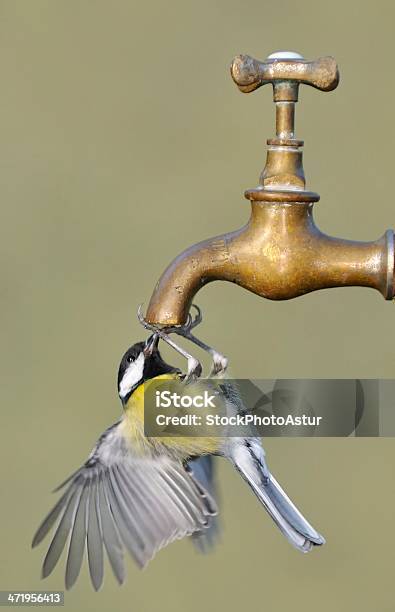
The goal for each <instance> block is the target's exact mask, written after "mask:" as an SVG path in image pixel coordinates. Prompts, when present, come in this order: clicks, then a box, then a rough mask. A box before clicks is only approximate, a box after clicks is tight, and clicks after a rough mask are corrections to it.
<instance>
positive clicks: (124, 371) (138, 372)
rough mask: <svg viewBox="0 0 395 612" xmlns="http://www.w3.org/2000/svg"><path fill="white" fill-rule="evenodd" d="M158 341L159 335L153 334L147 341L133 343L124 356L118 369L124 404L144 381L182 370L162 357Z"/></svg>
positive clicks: (119, 387) (119, 392) (119, 389)
mask: <svg viewBox="0 0 395 612" xmlns="http://www.w3.org/2000/svg"><path fill="white" fill-rule="evenodd" d="M158 343H159V337H158V336H157V335H156V334H152V335H151V336H150V337H149V338H148V339H147V340H146V341H145V342H144V341H142V342H136V344H133V346H131V347H130V348H128V350H127V351H126V353H125V354H124V356H123V357H122V359H121V363H120V364H119V370H118V394H119V397H120V398H121V401H122V403H123V404H126V402H127V401H128V399H129V397H130V396H131V395H132V393H133V392H134V390H135V389H137V387H138V386H139V385H141V384H142V383H143V382H144V381H146V380H150V379H151V378H155V377H156V376H160V375H161V374H169V373H175V372H180V370H179V369H178V368H174V367H173V366H171V365H169V364H168V363H166V362H165V361H164V360H163V359H162V356H161V354H160V352H159V349H158Z"/></svg>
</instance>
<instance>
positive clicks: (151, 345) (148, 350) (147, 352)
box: [143, 334, 159, 357]
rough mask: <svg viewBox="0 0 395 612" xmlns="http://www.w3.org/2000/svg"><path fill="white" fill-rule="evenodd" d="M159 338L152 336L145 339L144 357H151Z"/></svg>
mask: <svg viewBox="0 0 395 612" xmlns="http://www.w3.org/2000/svg"><path fill="white" fill-rule="evenodd" d="M158 343H159V336H158V335H157V334H152V335H151V336H150V337H149V338H147V340H146V343H145V347H144V350H143V353H144V356H145V357H151V355H152V353H153V352H154V350H155V349H156V348H158Z"/></svg>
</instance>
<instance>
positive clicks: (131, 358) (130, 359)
mask: <svg viewBox="0 0 395 612" xmlns="http://www.w3.org/2000/svg"><path fill="white" fill-rule="evenodd" d="M127 361H128V363H132V361H134V357H133V356H132V355H129V357H128V358H127Z"/></svg>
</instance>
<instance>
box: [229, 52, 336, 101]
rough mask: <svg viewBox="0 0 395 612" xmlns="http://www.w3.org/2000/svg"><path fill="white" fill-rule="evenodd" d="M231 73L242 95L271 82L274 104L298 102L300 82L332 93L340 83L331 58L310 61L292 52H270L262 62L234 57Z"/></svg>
mask: <svg viewBox="0 0 395 612" xmlns="http://www.w3.org/2000/svg"><path fill="white" fill-rule="evenodd" d="M230 72H231V75H232V79H233V80H234V82H235V83H236V85H237V86H238V88H239V89H240V91H242V92H243V93H250V92H251V91H255V89H258V88H259V87H262V85H266V84H267V83H272V85H273V98H274V101H275V102H282V101H284V102H286V101H289V102H297V100H298V89H299V85H300V84H301V83H304V84H305V85H311V87H315V88H316V89H320V90H321V91H331V90H332V89H335V88H336V87H337V85H338V83H339V70H338V67H337V63H336V60H335V59H334V58H333V57H330V56H328V57H320V58H319V59H317V60H313V61H310V62H309V61H308V60H305V59H304V58H303V56H302V55H300V54H299V53H295V52H293V51H278V52H277V53H272V54H271V55H269V57H268V58H267V59H266V60H265V61H263V62H261V61H259V60H256V59H254V58H253V57H251V56H249V55H237V56H236V57H235V58H234V60H233V62H232V65H231V68H230Z"/></svg>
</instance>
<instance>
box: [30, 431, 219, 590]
mask: <svg viewBox="0 0 395 612" xmlns="http://www.w3.org/2000/svg"><path fill="white" fill-rule="evenodd" d="M123 431H124V428H123V427H122V421H120V422H119V423H116V424H115V425H113V426H112V427H110V428H109V429H108V430H107V431H106V432H105V433H104V434H103V435H102V436H101V438H100V439H99V441H98V443H97V444H96V446H95V447H94V449H93V451H92V453H91V454H90V456H89V458H88V460H87V461H86V463H85V464H84V465H83V466H82V467H81V468H80V469H79V470H77V471H76V472H75V473H74V474H72V475H71V476H70V477H69V478H68V479H67V480H66V481H65V482H64V483H62V485H60V487H58V489H56V490H59V489H63V488H64V489H65V491H64V493H63V495H62V496H61V498H60V499H59V501H58V502H57V504H56V505H55V506H54V508H53V509H52V510H51V512H50V513H49V514H48V515H47V516H46V518H45V519H44V521H43V522H42V523H41V525H40V527H39V528H38V530H37V532H36V534H35V536H34V538H33V543H32V546H33V547H34V546H36V545H37V544H39V543H40V542H41V541H42V540H43V538H44V537H45V536H46V535H47V533H48V532H49V531H50V529H51V528H52V527H53V526H54V525H55V523H56V524H57V525H56V529H55V531H54V535H53V538H52V541H51V544H50V546H49V549H48V552H47V554H46V557H45V559H44V564H43V568H42V576H43V577H44V578H45V577H46V576H48V575H49V574H50V573H51V572H52V570H53V569H54V567H55V565H56V564H57V562H58V560H59V558H60V556H61V554H62V551H63V549H64V547H65V545H66V542H67V540H68V539H69V545H68V555H67V563H66V578H65V582H66V588H67V589H69V588H71V587H72V586H73V584H74V583H75V581H76V579H77V578H78V575H79V572H80V569H81V564H82V559H83V556H84V551H85V546H86V549H87V557H88V565H89V572H90V576H91V580H92V584H93V587H94V588H95V589H96V590H97V589H99V588H100V586H101V584H102V581H103V556H104V555H103V549H104V550H105V551H106V553H107V556H108V559H109V561H110V565H111V567H112V570H113V572H114V575H115V577H116V578H117V580H118V581H119V583H122V582H123V580H124V577H125V574H124V564H123V550H124V548H125V549H126V550H127V551H128V552H129V553H130V554H131V556H132V557H133V558H134V559H135V561H136V562H137V564H138V565H139V566H140V567H144V566H145V565H146V564H147V563H148V561H149V560H150V559H152V558H153V556H154V555H155V553H156V552H157V551H158V550H159V549H160V548H163V547H164V546H166V545H167V544H169V543H170V542H172V541H174V540H176V539H180V538H182V537H184V536H186V535H191V534H192V533H194V532H196V531H202V529H204V528H208V527H209V526H210V521H211V519H212V517H213V516H214V515H215V514H216V513H217V509H216V505H215V502H214V500H213V499H212V498H211V496H210V494H209V493H208V492H207V491H206V490H205V489H204V487H203V486H202V485H201V484H200V483H199V482H198V481H197V480H196V479H195V477H194V476H193V473H192V472H190V471H188V470H187V469H185V468H184V466H183V465H182V463H181V462H180V461H179V460H177V459H174V458H172V457H170V456H168V455H164V454H159V453H157V454H155V453H154V452H151V453H149V454H148V453H147V452H146V453H145V454H141V453H140V454H137V453H136V452H135V451H134V450H133V448H132V446H131V445H130V443H129V442H128V440H127V439H126V438H125V436H124V434H123ZM69 536H70V538H69Z"/></svg>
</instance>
